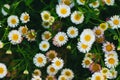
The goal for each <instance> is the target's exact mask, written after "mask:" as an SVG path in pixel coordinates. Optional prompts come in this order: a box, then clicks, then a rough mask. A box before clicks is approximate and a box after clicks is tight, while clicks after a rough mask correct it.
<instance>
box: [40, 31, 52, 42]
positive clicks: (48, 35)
mask: <svg viewBox="0 0 120 80" xmlns="http://www.w3.org/2000/svg"><path fill="white" fill-rule="evenodd" d="M41 36H42V40H45V41H48V40H50V39H51V37H52V34H51V32H50V31H45V32H44V33H42V35H41Z"/></svg>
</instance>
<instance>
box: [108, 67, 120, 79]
mask: <svg viewBox="0 0 120 80" xmlns="http://www.w3.org/2000/svg"><path fill="white" fill-rule="evenodd" d="M117 75H118V72H117V71H116V70H115V69H110V74H109V77H108V79H115V78H117Z"/></svg>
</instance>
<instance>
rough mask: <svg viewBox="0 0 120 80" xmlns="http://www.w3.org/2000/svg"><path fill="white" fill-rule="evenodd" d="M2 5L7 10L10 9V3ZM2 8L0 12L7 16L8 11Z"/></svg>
mask: <svg viewBox="0 0 120 80" xmlns="http://www.w3.org/2000/svg"><path fill="white" fill-rule="evenodd" d="M3 7H4V8H6V9H7V10H9V9H10V5H9V4H4V6H3ZM4 8H2V9H1V12H2V14H3V15H4V16H7V15H8V12H7V11H6V10H5V9H4Z"/></svg>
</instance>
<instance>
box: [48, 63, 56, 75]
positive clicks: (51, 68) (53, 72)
mask: <svg viewBox="0 0 120 80" xmlns="http://www.w3.org/2000/svg"><path fill="white" fill-rule="evenodd" d="M57 72H58V70H57V69H56V68H55V67H54V66H53V65H49V66H48V67H47V73H48V74H49V75H52V76H54V75H55V74H56V73H57Z"/></svg>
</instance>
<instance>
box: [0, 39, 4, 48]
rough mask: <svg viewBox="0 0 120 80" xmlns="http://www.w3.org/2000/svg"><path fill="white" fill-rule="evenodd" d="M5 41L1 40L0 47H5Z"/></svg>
mask: <svg viewBox="0 0 120 80" xmlns="http://www.w3.org/2000/svg"><path fill="white" fill-rule="evenodd" d="M3 46H4V43H3V42H2V41H0V49H1V48H3Z"/></svg>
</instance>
